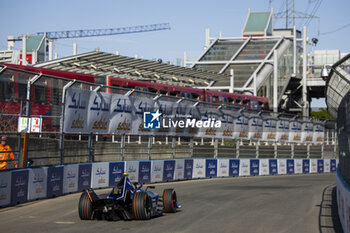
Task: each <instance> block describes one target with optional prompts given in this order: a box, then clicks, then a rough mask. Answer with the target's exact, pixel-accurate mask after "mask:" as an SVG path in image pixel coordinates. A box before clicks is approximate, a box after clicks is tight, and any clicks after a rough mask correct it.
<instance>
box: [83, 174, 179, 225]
mask: <svg viewBox="0 0 350 233" xmlns="http://www.w3.org/2000/svg"><path fill="white" fill-rule="evenodd" d="M154 188H155V187H154V186H147V188H146V189H142V184H139V183H137V182H136V183H133V184H132V183H131V182H130V179H129V177H128V174H126V173H124V175H123V177H122V179H121V180H120V181H119V183H118V184H117V185H116V186H115V187H114V188H113V189H112V191H111V192H110V193H107V194H101V195H97V194H96V193H95V192H94V190H93V189H92V188H89V189H86V190H84V191H83V193H82V194H81V196H80V200H79V207H78V210H79V217H80V219H82V220H93V219H98V220H110V221H115V220H131V219H136V220H148V219H150V218H151V217H154V216H160V215H162V214H163V213H164V212H165V213H175V212H176V211H177V209H178V208H181V205H180V204H179V203H178V202H177V197H176V192H175V190H174V189H164V191H163V196H162V197H161V196H159V194H156V193H153V192H150V191H148V189H154Z"/></svg>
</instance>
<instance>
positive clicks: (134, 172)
mask: <svg viewBox="0 0 350 233" xmlns="http://www.w3.org/2000/svg"><path fill="white" fill-rule="evenodd" d="M125 172H126V173H128V174H129V179H130V181H131V182H132V183H134V182H139V161H126V162H125Z"/></svg>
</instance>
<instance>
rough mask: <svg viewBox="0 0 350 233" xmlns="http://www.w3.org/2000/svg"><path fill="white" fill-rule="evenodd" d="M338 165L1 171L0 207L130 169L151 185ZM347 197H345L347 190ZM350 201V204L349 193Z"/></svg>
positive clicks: (306, 162) (103, 182) (153, 164)
mask: <svg viewBox="0 0 350 233" xmlns="http://www.w3.org/2000/svg"><path fill="white" fill-rule="evenodd" d="M337 164H338V160H337V159H174V160H151V161H150V160H141V161H117V162H99V163H81V164H70V165H64V166H52V167H38V168H28V169H18V170H10V171H1V172H0V206H10V205H16V204H19V203H24V202H27V201H33V200H38V199H44V198H51V197H56V196H61V195H65V194H69V193H76V192H80V191H82V190H84V189H86V188H90V187H91V188H107V187H112V186H114V185H116V184H117V182H118V181H119V180H120V178H121V177H122V175H123V173H124V172H126V173H128V174H129V178H130V180H131V181H132V182H139V183H143V184H147V183H157V182H168V181H176V180H191V179H201V178H215V177H234V176H265V175H287V174H309V173H327V172H335V171H336V167H337ZM338 182H339V179H338ZM338 187H339V186H338ZM339 190H341V189H339ZM344 190H345V189H344ZM338 193H339V192H338ZM348 194H349V191H348ZM342 197H344V198H345V194H344V195H343V192H342ZM338 198H339V197H338ZM346 200H347V201H348V202H347V203H349V204H350V196H349V195H348V198H347V199H346ZM348 206H349V205H348Z"/></svg>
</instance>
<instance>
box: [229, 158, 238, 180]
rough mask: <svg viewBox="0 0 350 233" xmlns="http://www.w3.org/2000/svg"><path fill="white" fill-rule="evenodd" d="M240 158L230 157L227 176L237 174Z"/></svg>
mask: <svg viewBox="0 0 350 233" xmlns="http://www.w3.org/2000/svg"><path fill="white" fill-rule="evenodd" d="M239 166H240V160H239V159H230V168H229V176H231V177H232V176H239V172H240V167H239Z"/></svg>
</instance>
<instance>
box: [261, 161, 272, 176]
mask: <svg viewBox="0 0 350 233" xmlns="http://www.w3.org/2000/svg"><path fill="white" fill-rule="evenodd" d="M259 162H260V164H259V175H260V176H267V175H269V174H270V169H269V168H270V167H269V160H268V159H259Z"/></svg>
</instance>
